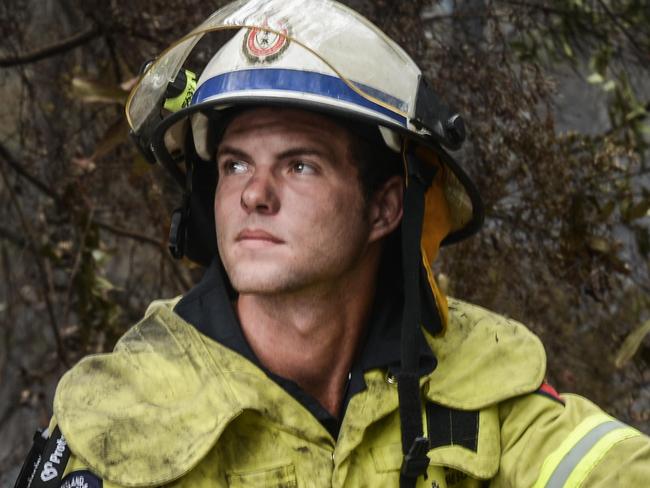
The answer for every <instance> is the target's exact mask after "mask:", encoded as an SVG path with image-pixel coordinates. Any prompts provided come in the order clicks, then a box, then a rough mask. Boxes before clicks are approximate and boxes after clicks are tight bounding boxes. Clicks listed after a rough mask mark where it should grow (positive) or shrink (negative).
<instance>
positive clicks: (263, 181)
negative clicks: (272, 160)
mask: <svg viewBox="0 0 650 488" xmlns="http://www.w3.org/2000/svg"><path fill="white" fill-rule="evenodd" d="M241 206H242V208H244V210H246V211H247V212H249V213H252V212H258V213H263V214H274V213H276V212H277V211H278V210H279V208H280V200H279V199H278V194H277V188H276V182H275V181H274V180H273V175H271V174H270V172H268V171H265V170H261V169H260V170H256V171H255V173H254V174H253V176H252V177H251V178H250V179H249V180H248V182H246V186H245V187H244V190H243V191H242V194H241Z"/></svg>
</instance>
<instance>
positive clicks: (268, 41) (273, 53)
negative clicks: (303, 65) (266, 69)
mask: <svg viewBox="0 0 650 488" xmlns="http://www.w3.org/2000/svg"><path fill="white" fill-rule="evenodd" d="M265 28H266V29H272V30H273V31H275V32H271V31H270V30H265ZM280 34H281V35H280ZM288 35H289V25H288V24H287V23H286V22H285V21H278V22H277V24H276V25H269V22H268V19H267V20H265V21H264V24H262V27H253V28H250V29H248V31H247V32H246V35H244V43H243V44H244V45H243V50H244V54H245V55H246V57H247V58H248V60H249V61H250V62H251V63H270V62H272V61H275V60H276V59H278V58H279V57H280V56H281V55H282V53H284V51H286V49H287V47H289V44H290V41H289V39H288V37H287V36H288Z"/></svg>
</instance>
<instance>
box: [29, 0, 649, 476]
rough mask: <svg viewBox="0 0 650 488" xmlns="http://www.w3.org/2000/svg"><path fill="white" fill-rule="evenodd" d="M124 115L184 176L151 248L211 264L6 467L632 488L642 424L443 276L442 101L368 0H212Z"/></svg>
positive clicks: (457, 185) (452, 192)
mask: <svg viewBox="0 0 650 488" xmlns="http://www.w3.org/2000/svg"><path fill="white" fill-rule="evenodd" d="M197 50H198V51H200V52H205V51H206V50H212V52H213V53H214V54H213V56H212V57H211V59H210V61H209V62H208V63H207V65H205V66H204V67H202V68H201V70H200V75H199V76H198V77H197V76H196V75H195V74H194V71H195V70H193V69H190V67H191V66H192V63H196V59H200V56H198V57H195V56H193V53H195V52H196V51H197ZM197 72H198V70H197ZM127 117H128V120H129V124H130V125H131V128H132V134H133V138H134V140H135V141H136V143H137V144H138V146H139V147H140V149H141V150H142V152H143V153H144V154H145V156H147V157H148V158H149V159H150V160H151V161H152V162H153V161H158V162H159V163H160V164H162V165H163V166H164V167H165V168H166V169H167V170H168V171H169V172H170V173H171V174H172V175H173V176H174V177H175V178H176V179H177V181H178V183H179V184H180V185H181V186H182V188H183V189H184V199H183V202H182V205H181V206H180V207H179V209H178V210H176V211H175V212H174V214H173V216H172V228H171V231H170V249H171V251H172V253H173V254H174V255H175V256H176V257H182V256H185V257H187V258H189V259H190V260H193V261H195V262H197V263H199V264H202V265H205V266H206V267H207V271H206V274H205V276H204V278H203V279H202V280H201V282H200V283H199V284H198V285H197V286H195V287H194V288H193V289H192V290H190V291H189V292H188V293H187V294H186V295H184V296H183V297H179V298H176V299H173V300H163V301H157V302H154V303H152V304H151V306H150V307H149V308H148V310H147V311H146V313H145V317H144V319H142V321H141V322H140V323H138V324H137V325H135V327H133V328H132V329H131V330H130V331H129V332H127V333H126V334H125V335H124V336H123V337H122V339H121V340H120V341H119V342H118V344H117V345H116V347H115V350H114V352H112V353H110V354H101V355H94V356H90V357H87V358H85V359H84V360H82V361H81V362H80V363H79V364H77V365H76V366H75V367H74V368H73V369H72V370H70V371H69V372H68V373H67V374H66V375H65V376H64V377H63V379H62V380H61V382H60V384H59V386H58V388H57V392H56V396H55V400H54V415H53V418H52V421H51V424H50V426H49V428H48V429H47V431H45V432H43V433H37V435H36V436H35V442H34V447H33V448H32V451H31V452H30V455H29V456H28V459H27V461H26V462H25V466H24V468H23V472H22V473H21V476H20V478H19V480H18V483H17V486H18V487H21V488H22V487H25V486H31V487H41V486H56V487H58V486H62V487H66V488H70V487H81V486H84V487H99V486H103V487H104V488H112V487H145V486H178V487H180V486H183V487H190V486H191V487H208V486H265V487H266V486H268V487H295V486H305V487H330V486H334V487H342V486H350V487H352V486H355V487H356V486H401V487H414V486H418V487H425V486H426V487H436V488H443V487H478V486H486V485H489V486H492V487H530V486H534V487H561V486H565V487H576V486H589V487H598V486H602V487H605V486H607V487H610V486H626V487H627V486H630V487H633V486H634V487H637V486H638V487H641V486H648V483H649V480H650V463H649V461H650V441H649V439H648V438H647V437H646V436H644V435H642V434H641V433H640V432H638V431H637V430H635V429H633V428H631V427H629V426H626V425H625V424H623V423H621V422H619V421H617V420H615V419H613V418H612V417H610V416H608V415H606V414H605V413H603V412H602V411H601V410H600V409H598V408H597V407H596V406H594V405H593V404H592V403H590V402H589V401H588V400H586V399H584V398H581V397H578V396H575V395H570V394H566V395H562V396H560V395H558V394H557V393H556V392H555V391H554V390H553V389H552V388H551V387H550V386H548V385H547V384H545V383H544V377H545V372H546V360H545V354H544V349H543V347H542V345H541V343H540V341H539V340H538V339H537V338H536V337H535V336H534V335H533V334H532V333H531V332H529V331H528V330H527V329H526V328H525V327H524V326H522V325H521V324H519V323H516V322H514V321H512V320H509V319H506V318H504V317H501V316H499V315H496V314H494V313H491V312H489V311H487V310H484V309H482V308H480V307H477V306H474V305H471V304H468V303H464V302H462V301H459V300H454V299H451V298H447V297H445V296H444V295H443V294H442V293H441V292H440V290H439V288H438V287H437V285H436V282H435V280H434V278H433V275H432V272H431V265H432V263H433V261H434V260H435V258H436V255H437V253H438V250H439V248H440V246H441V245H448V244H452V243H454V242H457V241H459V240H461V239H464V238H466V237H468V236H470V235H471V234H473V233H475V232H476V231H477V230H478V229H479V227H480V225H481V222H482V218H483V216H482V207H481V200H480V197H479V195H478V192H477V190H476V188H475V187H474V185H473V184H472V182H471V180H470V179H469V178H468V176H467V175H466V173H465V172H464V171H463V169H462V168H461V167H460V166H459V165H458V164H457V162H456V161H455V160H454V159H453V158H452V157H451V156H450V155H449V154H448V152H447V150H448V149H452V150H453V149H457V148H459V147H460V145H461V144H462V142H463V139H464V136H465V133H464V125H463V120H462V118H461V117H460V116H459V115H458V114H457V113H455V112H454V111H453V110H451V109H450V108H449V107H448V106H447V105H445V104H444V103H443V102H442V101H441V100H440V99H439V98H438V97H437V95H436V94H435V93H434V92H433V91H432V89H431V88H430V87H429V85H428V84H427V82H426V80H425V79H424V77H423V76H422V73H421V71H420V70H419V68H418V67H417V66H416V65H415V63H414V62H413V61H412V60H411V59H410V58H409V57H408V55H407V54H406V53H405V52H404V51H403V50H402V49H401V48H400V47H399V46H398V45H397V44H395V43H394V42H393V41H392V40H391V39H389V38H388V37H387V36H386V35H384V34H383V33H382V32H381V31H379V30H378V29H377V28H376V27H375V26H374V25H372V24H371V23H370V22H368V21H367V20H366V19H364V18H363V17H361V16H359V15H358V14H357V13H355V12H354V11H352V10H350V9H348V8H347V7H344V6H343V5H340V4H338V3H336V2H334V1H332V0H265V1H262V0H245V1H238V2H235V3H233V4H230V5H227V6H225V7H224V8H222V9H221V10H219V11H217V12H215V13H214V14H213V15H212V16H210V17H209V18H208V19H207V20H206V21H205V22H204V23H203V24H201V25H200V26H198V27H197V28H196V29H194V30H193V31H192V32H191V33H189V34H188V35H187V36H186V37H184V38H182V39H180V40H179V41H178V42H177V43H175V44H174V45H172V46H171V47H170V48H169V49H167V50H166V51H165V52H163V53H162V54H161V55H160V56H159V57H158V58H157V59H156V60H154V61H153V62H152V63H150V64H149V65H148V66H147V68H146V69H145V72H144V74H143V76H142V78H141V80H140V82H139V83H138V85H137V86H136V87H135V88H134V90H133V91H132V93H131V96H130V98H129V101H128V104H127Z"/></svg>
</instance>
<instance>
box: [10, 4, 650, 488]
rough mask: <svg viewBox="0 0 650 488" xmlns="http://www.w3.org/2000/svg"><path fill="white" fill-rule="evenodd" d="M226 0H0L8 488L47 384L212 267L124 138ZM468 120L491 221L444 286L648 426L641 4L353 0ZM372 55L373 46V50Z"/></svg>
mask: <svg viewBox="0 0 650 488" xmlns="http://www.w3.org/2000/svg"><path fill="white" fill-rule="evenodd" d="M223 3H225V2H219V1H216V2H206V1H204V0H177V1H175V2H168V1H162V0H148V1H136V2H134V1H127V0H112V1H106V0H101V1H100V0H84V1H83V2H82V1H81V0H76V1H75V0H3V1H2V2H0V39H1V40H2V41H1V42H0V102H1V103H0V216H1V217H0V433H1V435H0V437H1V438H2V439H3V440H4V442H3V443H2V447H0V485H2V486H6V485H8V484H10V480H12V478H13V477H15V475H16V473H17V471H16V469H17V466H18V464H19V463H20V462H22V458H23V456H24V453H25V452H26V450H27V449H28V446H29V444H30V442H31V435H32V433H33V429H34V428H36V427H37V426H44V425H46V424H47V421H48V418H49V416H50V413H51V411H50V409H51V400H52V395H53V392H54V387H55V385H56V382H57V380H58V378H59V377H60V375H61V374H62V373H63V372H65V370H66V369H67V368H68V367H69V366H71V365H72V364H74V363H75V361H77V360H78V359H79V358H80V357H82V356H84V355H86V354H90V353H96V352H101V351H107V350H110V349H111V347H112V346H113V344H114V343H115V341H116V339H117V338H118V337H119V336H120V335H121V334H122V333H123V332H124V331H125V330H126V329H127V328H128V327H129V326H130V325H132V324H133V323H135V322H136V321H137V320H138V319H139V318H140V317H141V315H142V313H143V311H144V309H145V307H146V305H147V304H148V303H149V302H150V301H151V300H152V299H155V298H159V297H171V296H174V295H177V294H180V293H183V292H184V291H185V290H187V289H188V288H189V287H190V286H191V284H192V283H193V282H194V281H195V280H196V279H197V277H199V276H200V270H199V269H196V268H194V267H193V266H192V265H191V264H190V263H188V262H175V261H174V260H172V259H171V258H170V256H169V255H168V253H167V251H166V243H165V241H166V236H167V231H168V225H169V213H170V209H171V208H173V207H174V206H175V205H176V204H177V203H178V196H179V194H178V191H177V189H176V188H175V187H174V184H173V183H172V182H171V181H170V180H169V179H168V177H167V176H166V175H164V174H163V172H162V170H161V169H160V168H157V167H153V166H151V165H149V164H148V163H146V162H145V161H144V160H143V159H142V158H141V157H140V156H139V155H138V153H137V152H136V150H135V149H134V147H133V146H132V145H131V144H130V143H129V142H128V140H127V127H126V123H125V120H124V116H123V111H124V102H125V98H126V95H127V93H128V89H129V88H130V86H131V85H132V84H133V82H134V77H135V76H136V74H137V73H138V70H139V68H140V66H141V64H142V62H143V61H145V60H147V59H150V58H152V57H153V56H155V55H156V54H157V53H159V52H160V51H161V50H162V48H164V47H166V46H167V45H168V44H169V43H170V42H171V41H173V40H175V39H177V38H178V37H180V36H181V35H182V34H184V33H186V32H187V31H188V30H189V29H190V28H191V27H193V26H194V25H195V24H198V23H199V22H200V21H201V20H203V19H204V18H205V17H206V16H207V15H208V14H210V13H211V12H212V11H213V10H215V9H216V8H217V7H219V6H220V5H222V4H223ZM345 3H347V4H349V5H351V6H352V7H354V8H356V9H357V10H359V11H360V12H362V13H363V14H365V15H366V16H368V17H369V18H371V19H372V20H373V21H374V22H375V23H377V24H378V25H379V26H380V27H381V28H383V29H384V30H385V31H386V32H387V33H388V34H389V35H390V36H391V37H393V38H394V39H396V40H397V41H398V42H399V43H400V44H401V45H402V46H404V47H405V48H406V50H407V51H408V52H409V53H410V54H411V55H412V56H413V57H414V58H415V59H416V61H417V62H418V63H419V64H420V65H421V66H422V67H423V69H425V71H426V73H427V76H428V78H429V79H430V80H431V82H432V84H433V85H434V87H435V88H436V89H437V90H438V92H439V93H440V94H441V95H443V96H444V97H445V98H446V99H447V100H449V101H450V102H452V103H453V104H454V105H455V106H456V107H457V108H458V109H459V110H460V111H461V113H463V114H464V115H465V118H466V121H467V124H468V129H469V143H468V144H466V148H465V149H464V150H463V151H462V153H460V154H458V155H457V157H458V158H459V159H460V160H461V161H462V162H463V164H464V166H465V167H466V168H467V170H468V171H469V172H470V173H471V174H472V176H473V177H474V179H475V181H476V182H477V183H478V185H479V187H480V189H481V191H482V194H483V197H484V199H485V203H486V213H487V217H486V224H485V228H484V230H483V231H482V232H481V233H480V234H479V235H478V236H476V237H474V238H472V239H471V240H469V241H467V242H464V243H462V244H459V245H456V246H453V247H450V248H448V249H445V250H444V251H443V252H442V255H441V258H440V260H439V262H438V263H437V264H436V273H438V276H439V279H440V281H441V282H442V284H443V286H444V287H445V288H446V290H447V291H448V292H449V293H450V294H452V295H454V296H457V297H460V298H464V299H468V300H471V301H473V302H476V303H479V304H481V305H484V306H486V307H488V308H491V309H494V310H497V311H499V312H501V313H504V314H506V315H509V316H511V317H513V318H515V319H517V320H520V321H522V322H524V323H526V324H527V325H528V326H529V327H531V328H532V329H533V330H534V331H535V332H537V333H538V334H539V335H540V336H541V337H542V338H543V340H544V342H545V344H546V348H547V355H548V360H549V372H548V376H549V380H550V381H551V383H553V384H554V385H555V386H556V387H557V388H558V390H560V391H574V392H578V393H581V394H584V395H586V396H588V397H590V398H592V399H593V400H595V401H596V402H598V403H599V404H601V405H602V406H603V407H604V408H605V409H606V410H607V411H609V412H611V413H613V414H615V415H617V416H619V417H620V418H622V419H624V420H625V421H626V422H629V423H630V424H632V425H634V426H637V427H639V428H641V429H642V430H644V431H645V432H650V370H649V368H648V364H649V363H650V342H649V341H648V337H647V336H648V332H649V331H650V273H649V264H650V261H649V259H650V214H649V210H650V175H649V172H650V166H649V161H648V142H649V141H650V128H649V125H648V124H649V118H648V110H650V105H649V101H650V86H649V82H648V79H649V78H648V75H649V74H650V68H649V67H650V7H649V5H648V4H647V2H646V1H641V0H563V1H556V0H523V1H518V0H513V1H505V0H504V1H501V0H499V1H497V0H442V1H436V0H412V1H406V0H402V1H395V0H348V1H346V2H345ZM377 62H381V60H377Z"/></svg>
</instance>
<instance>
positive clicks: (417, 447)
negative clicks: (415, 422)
mask: <svg viewBox="0 0 650 488" xmlns="http://www.w3.org/2000/svg"><path fill="white" fill-rule="evenodd" d="M428 451H429V439H427V438H426V437H416V438H415V440H414V441H413V444H411V448H410V449H409V452H408V453H407V454H406V455H405V456H404V461H403V462H402V476H404V477H406V478H410V479H417V478H418V477H419V476H424V479H427V468H428V467H429V458H428V457H427V452H428Z"/></svg>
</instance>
